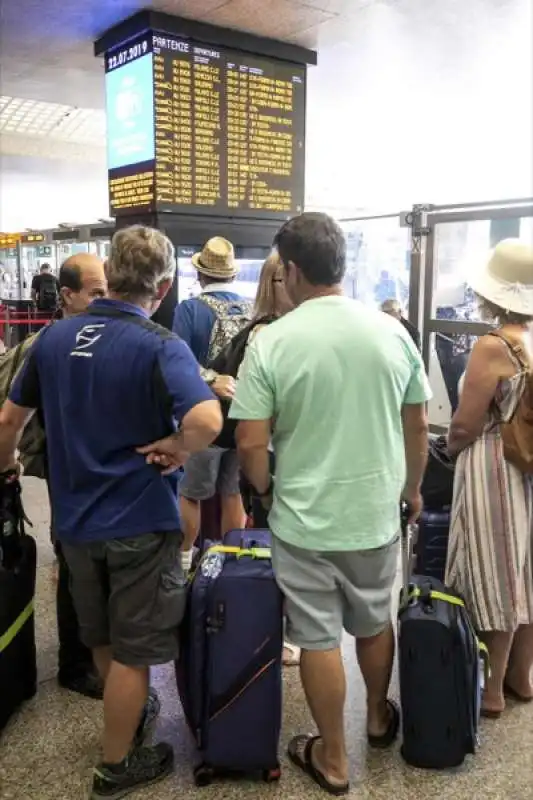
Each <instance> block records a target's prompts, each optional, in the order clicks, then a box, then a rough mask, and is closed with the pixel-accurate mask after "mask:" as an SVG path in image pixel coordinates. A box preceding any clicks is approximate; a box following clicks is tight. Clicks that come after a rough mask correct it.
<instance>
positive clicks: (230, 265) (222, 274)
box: [191, 236, 237, 279]
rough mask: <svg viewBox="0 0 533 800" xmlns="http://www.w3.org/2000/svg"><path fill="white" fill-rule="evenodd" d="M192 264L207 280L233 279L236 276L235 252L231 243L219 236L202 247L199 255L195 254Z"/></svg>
mask: <svg viewBox="0 0 533 800" xmlns="http://www.w3.org/2000/svg"><path fill="white" fill-rule="evenodd" d="M191 260H192V263H193V265H194V266H195V267H196V269H197V270H198V272H201V273H202V274H203V275H207V277H208V278H228V279H229V278H234V277H235V275H236V274H237V265H236V264H235V251H234V249H233V245H232V243H231V242H228V240H227V239H223V238H222V237H221V236H214V237H213V238H212V239H209V241H208V242H207V243H206V244H205V245H204V246H203V249H202V252H201V253H195V254H194V255H193V257H192V259H191Z"/></svg>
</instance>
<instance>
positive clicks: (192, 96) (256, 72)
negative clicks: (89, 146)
mask: <svg viewBox="0 0 533 800" xmlns="http://www.w3.org/2000/svg"><path fill="white" fill-rule="evenodd" d="M135 62H139V63H135ZM106 71H107V80H108V87H107V89H108V92H107V94H108V153H109V167H110V169H109V186H110V204H111V212H112V213H113V214H114V215H117V214H122V213H131V212H132V211H139V210H144V209H150V210H156V211H161V212H174V213H187V212H189V213H195V214H215V215H219V216H236V217H239V216H248V217H255V218H263V219H264V218H279V219H284V218H287V217H290V216H291V215H293V214H296V213H299V212H300V211H302V209H303V201H304V170H305V94H306V68H305V67H304V66H301V65H296V64H292V63H289V62H286V61H278V60H275V59H271V58H267V57H263V56H254V55H253V54H247V53H242V52H237V51H230V50H227V49H224V48H219V47H216V48H214V47H210V46H207V45H202V44H197V43H194V42H191V41H189V40H184V39H179V38H176V37H174V36H169V35H166V34H156V33H154V34H146V35H145V36H144V37H139V39H138V40H137V41H136V42H134V43H132V44H130V45H129V46H128V47H127V48H123V49H122V50H118V51H117V50H115V51H113V53H108V54H107V56H106ZM149 74H150V75H151V76H152V79H151V83H150V85H149V82H148V77H147V76H148V75H149ZM110 104H112V105H110ZM141 109H144V112H141ZM136 111H137V117H138V119H137V121H136V119H135V112H136ZM110 119H111V125H110ZM152 134H153V138H152Z"/></svg>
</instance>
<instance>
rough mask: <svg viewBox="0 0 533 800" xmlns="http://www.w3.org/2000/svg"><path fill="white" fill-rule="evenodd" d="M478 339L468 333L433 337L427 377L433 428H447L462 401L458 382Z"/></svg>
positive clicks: (440, 334)
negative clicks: (431, 395)
mask: <svg viewBox="0 0 533 800" xmlns="http://www.w3.org/2000/svg"><path fill="white" fill-rule="evenodd" d="M477 339H478V337H477V336H475V335H472V334H469V333H456V334H445V333H432V334H431V336H430V343H429V368H428V377H429V383H430V385H431V390H432V392H433V397H432V399H431V400H430V401H429V409H428V411H429V421H430V423H431V425H437V426H439V427H448V425H449V424H450V420H451V417H452V414H453V412H454V411H455V409H456V408H457V405H458V401H459V381H460V380H461V376H462V375H463V373H464V371H465V369H466V365H467V362H468V357H469V355H470V353H471V351H472V348H473V346H474V344H475V342H476V341H477Z"/></svg>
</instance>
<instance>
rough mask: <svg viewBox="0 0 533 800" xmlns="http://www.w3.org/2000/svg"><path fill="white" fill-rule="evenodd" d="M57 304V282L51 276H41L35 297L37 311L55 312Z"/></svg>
mask: <svg viewBox="0 0 533 800" xmlns="http://www.w3.org/2000/svg"><path fill="white" fill-rule="evenodd" d="M58 303H59V292H58V289H57V280H56V278H55V277H54V276H53V275H50V274H45V275H41V284H40V286H39V293H38V297H37V308H38V309H39V311H55V310H56V308H57V306H58Z"/></svg>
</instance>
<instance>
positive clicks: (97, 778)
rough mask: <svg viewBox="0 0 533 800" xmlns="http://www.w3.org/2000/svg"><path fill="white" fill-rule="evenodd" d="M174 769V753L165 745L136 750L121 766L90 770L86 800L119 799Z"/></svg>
mask: <svg viewBox="0 0 533 800" xmlns="http://www.w3.org/2000/svg"><path fill="white" fill-rule="evenodd" d="M173 769H174V752H173V750H172V747H171V746H170V745H169V744H164V743H161V744H156V745H155V747H137V748H135V749H134V750H132V752H131V753H130V755H129V756H128V757H127V758H126V759H124V761H123V762H122V764H117V765H116V766H111V765H109V764H100V765H99V766H98V767H96V768H95V770H94V777H93V788H92V791H91V798H90V800H120V798H121V797H126V795H128V794H130V792H134V791H135V790H136V789H141V788H142V787H144V786H150V785H151V784H153V783H157V782H158V781H161V780H163V778H166V777H167V775H170V774H171V772H172V771H173Z"/></svg>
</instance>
